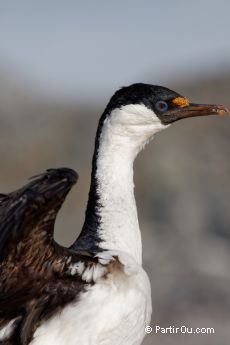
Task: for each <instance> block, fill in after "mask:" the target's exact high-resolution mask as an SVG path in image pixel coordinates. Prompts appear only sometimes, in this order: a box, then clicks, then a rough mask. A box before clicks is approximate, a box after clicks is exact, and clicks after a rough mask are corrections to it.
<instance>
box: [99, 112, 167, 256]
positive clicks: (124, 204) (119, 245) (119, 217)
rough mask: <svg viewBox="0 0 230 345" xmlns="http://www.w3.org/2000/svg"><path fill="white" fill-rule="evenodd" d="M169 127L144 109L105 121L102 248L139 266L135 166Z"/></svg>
mask: <svg viewBox="0 0 230 345" xmlns="http://www.w3.org/2000/svg"><path fill="white" fill-rule="evenodd" d="M143 108H144V109H143ZM140 116H141V119H142V123H140ZM165 127H166V126H163V125H162V124H161V123H160V121H159V119H158V118H157V117H156V115H155V114H154V113H153V112H152V111H151V110H150V109H148V108H146V107H145V106H144V105H127V106H124V107H122V108H121V109H115V110H114V111H112V113H111V114H110V116H109V117H108V118H107V119H106V120H105V121H104V124H103V128H102V132H101V135H100V139H99V149H98V156H97V169H96V179H97V185H98V189H97V193H98V195H99V203H100V205H101V206H102V207H101V208H100V212H99V216H100V227H99V230H98V231H99V236H100V238H101V240H102V243H101V247H102V248H104V249H110V250H111V249H114V250H121V251H125V252H127V253H129V254H130V255H132V256H133V257H134V258H135V259H136V261H137V262H138V263H141V261H142V243H141V234H140V229H139V223H138V216H137V209H136V202H135V197H134V183H133V162H134V159H135V157H136V156H137V154H138V152H139V151H140V150H141V149H142V148H143V147H144V146H145V144H146V143H147V142H148V141H149V140H150V139H151V138H152V137H153V135H154V134H155V133H156V132H158V131H159V130H162V129H163V128H165Z"/></svg>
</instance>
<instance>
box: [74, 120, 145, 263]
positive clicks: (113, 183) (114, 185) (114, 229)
mask: <svg viewBox="0 0 230 345" xmlns="http://www.w3.org/2000/svg"><path fill="white" fill-rule="evenodd" d="M140 145H141V143H140ZM137 146H138V145H137V143H135V145H134V144H133V143H132V141H131V140H130V138H129V137H126V136H124V135H120V133H117V132H116V130H114V128H113V126H110V124H109V123H107V124H104V125H103V128H102V130H101V131H100V128H99V130H98V133H97V138H96V145H95V152H94V156H93V169H92V177H91V187H90V192H89V200H88V205H87V210H86V218H85V223H84V226H83V230H82V232H81V234H80V237H79V238H78V240H77V242H76V243H75V246H74V248H75V249H76V248H81V249H82V248H84V249H94V250H95V249H110V250H112V249H114V250H122V251H125V252H128V253H129V254H131V255H132V256H133V257H134V258H135V259H136V260H137V261H138V262H140V263H141V257H142V245H141V234H140V229H139V224H138V217H137V209H136V202H135V197H134V183H133V162H134V159H135V157H136V154H137V152H138V147H137Z"/></svg>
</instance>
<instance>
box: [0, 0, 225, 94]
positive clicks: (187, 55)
mask: <svg viewBox="0 0 230 345" xmlns="http://www.w3.org/2000/svg"><path fill="white" fill-rule="evenodd" d="M229 14H230V1H227V0H226V1H224V0H218V1H212V0H199V1H198V0H193V1H182V0H173V1H170V0H160V1H159V0H158V1H155V0H152V1H151V0H143V1H141V0H140V1H136V0H123V1H122V0H116V1H115V0H111V1H108V0H107V1H105V0H97V1H95V0H94V1H93V0H91V1H89V0H84V1H77V0H76V1H72V0H65V1H64V0H63V1H59V0H55V1H52V0H39V1H32V0H27V1H26V0H20V1H18V0H14V1H11V0H8V1H1V0H0V68H1V66H2V68H7V69H8V70H12V72H14V73H18V75H20V76H24V77H25V79H28V80H30V81H32V82H33V83H34V84H35V85H36V86H37V87H38V89H40V90H42V92H44V93H48V94H52V95H57V96H62V97H73V98H75V99H76V100H87V99H92V100H93V99H95V100H96V99H104V98H107V97H108V96H109V95H111V93H112V92H113V90H114V89H116V88H117V87H119V86H122V85H127V84H130V83H132V82H136V81H144V82H153V83H158V84H164V85H165V84H166V85H167V82H169V81H170V80H171V79H172V78H175V77H176V78H177V77H179V78H182V79H187V78H190V77H191V76H193V77H194V76H198V75H200V74H205V73H206V74H207V73H212V71H215V70H219V69H221V68H222V67H229V56H230V39H229V37H230V18H229V16H230V15H229Z"/></svg>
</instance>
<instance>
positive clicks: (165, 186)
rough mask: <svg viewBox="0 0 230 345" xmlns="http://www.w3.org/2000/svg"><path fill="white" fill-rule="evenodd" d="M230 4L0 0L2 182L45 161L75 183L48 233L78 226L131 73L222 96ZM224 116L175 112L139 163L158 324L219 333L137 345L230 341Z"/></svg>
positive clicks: (229, 163) (198, 96) (204, 98)
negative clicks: (103, 117)
mask: <svg viewBox="0 0 230 345" xmlns="http://www.w3.org/2000/svg"><path fill="white" fill-rule="evenodd" d="M229 12H230V2H228V1H224V0H218V1H212V0H202V1H200V0H199V1H198V0H193V1H179V0H174V1H169V0H168V1H167V0H162V1H153V0H152V1H148V0H143V1H136V0H132V1H130V0H126V1H121V0H116V1H115V0H114V1H113V0H111V1H103V0H101V1H97V2H95V1H89V0H85V1H71V0H66V1H58V0H55V1H52V0H46V1H45V0H40V1H36V2H35V1H29V0H28V1H25V0H21V1H20V2H19V1H16V0H15V1H13V0H10V1H7V2H6V1H0V160H1V169H0V190H1V192H9V191H11V190H14V189H16V188H18V187H19V186H21V185H23V184H24V183H25V182H26V181H27V178H28V177H30V176H31V175H34V174H37V173H39V172H42V171H44V170H45V169H47V168H51V167H60V166H68V167H71V168H73V169H75V170H77V171H78V173H79V174H80V180H79V183H78V185H77V186H76V187H75V188H74V189H73V191H71V193H70V195H69V197H68V198H67V200H66V203H65V205H64V207H63V209H62V210H61V212H60V215H59V217H58V222H57V226H56V234H55V236H56V240H57V241H58V242H59V243H61V244H64V245H70V244H71V243H72V241H73V240H74V239H75V238H76V236H77V235H78V234H79V231H80V229H81V226H82V223H83V219H84V210H85V207H86V201H87V193H88V188H89V178H90V169H91V157H92V153H93V146H94V135H95V131H96V126H97V121H98V119H99V117H100V114H101V113H102V111H103V109H104V107H105V105H106V103H107V102H108V99H109V97H111V95H112V94H113V92H114V91H115V90H116V89H117V88H119V87H120V86H124V85H128V84H131V83H133V82H148V83H153V84H160V85H164V86H167V87H169V88H172V89H174V90H175V91H177V92H179V93H181V94H183V95H185V96H187V97H188V98H190V99H191V100H192V101H197V102H203V103H208V102H212V103H223V104H225V105H226V106H230V59H229V56H230V41H229V35H230V21H229ZM229 131H230V119H229V118H220V117H210V118H196V119H189V120H186V121H181V122H178V123H176V124H174V125H173V126H171V127H170V128H169V129H168V130H166V131H164V132H163V133H160V134H159V135H157V136H156V137H155V139H154V141H153V142H152V143H151V144H150V145H149V146H148V147H147V149H146V150H145V151H144V152H143V153H142V154H141V155H140V157H139V158H138V159H137V161H136V165H135V185H136V199H137V205H138V211H139V219H140V225H141V229H142V233H143V246H144V253H143V254H144V267H145V269H146V270H147V272H148V274H149V276H150V279H151V284H152V298H153V317H152V327H155V325H159V326H161V327H169V326H170V325H171V326H173V325H174V326H175V327H177V326H182V325H186V326H188V327H194V328H195V327H200V328H201V327H213V328H214V329H215V334H214V335H191V334H187V335H176V334H168V335H164V334H162V335H159V334H155V333H154V332H153V333H151V334H149V335H146V338H145V341H144V345H151V344H155V345H163V344H164V345H174V344H177V345H182V344H183V345H184V344H186V345H190V344H191V345H194V344H200V345H206V344H209V345H219V344H220V345H228V344H229V339H230V327H229V322H230V289H229V286H230V268H229V266H230V205H229V199H230V183H229V179H230V135H229Z"/></svg>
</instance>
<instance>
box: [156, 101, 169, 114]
mask: <svg viewBox="0 0 230 345" xmlns="http://www.w3.org/2000/svg"><path fill="white" fill-rule="evenodd" d="M155 108H156V110H158V111H160V112H162V113H163V112H165V111H167V110H168V104H167V103H166V102H165V101H158V102H156V104H155Z"/></svg>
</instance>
